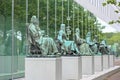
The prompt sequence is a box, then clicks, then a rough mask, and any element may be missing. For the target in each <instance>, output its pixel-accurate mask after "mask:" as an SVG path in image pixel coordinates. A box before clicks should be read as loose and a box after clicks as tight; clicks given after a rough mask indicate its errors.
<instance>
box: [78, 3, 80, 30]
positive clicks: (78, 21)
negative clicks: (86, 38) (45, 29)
mask: <svg viewBox="0 0 120 80" xmlns="http://www.w3.org/2000/svg"><path fill="white" fill-rule="evenodd" d="M79 21H80V20H79V4H78V28H79V29H80V25H79Z"/></svg>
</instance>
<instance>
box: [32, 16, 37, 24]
mask: <svg viewBox="0 0 120 80" xmlns="http://www.w3.org/2000/svg"><path fill="white" fill-rule="evenodd" d="M31 23H34V24H38V20H37V18H36V16H32V18H31Z"/></svg>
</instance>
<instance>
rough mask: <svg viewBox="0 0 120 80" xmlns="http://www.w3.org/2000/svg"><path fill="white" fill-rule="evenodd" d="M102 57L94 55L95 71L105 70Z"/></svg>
mask: <svg viewBox="0 0 120 80" xmlns="http://www.w3.org/2000/svg"><path fill="white" fill-rule="evenodd" d="M102 58H103V57H102V56H94V67H95V72H100V71H102V70H103V63H102Z"/></svg>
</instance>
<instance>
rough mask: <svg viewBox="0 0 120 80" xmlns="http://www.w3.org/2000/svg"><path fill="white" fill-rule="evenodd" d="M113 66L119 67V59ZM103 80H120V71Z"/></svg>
mask: <svg viewBox="0 0 120 80" xmlns="http://www.w3.org/2000/svg"><path fill="white" fill-rule="evenodd" d="M115 65H116V66H120V59H116V60H115ZM105 80H120V71H118V73H115V74H113V75H111V76H108V77H107V78H106V79H105Z"/></svg>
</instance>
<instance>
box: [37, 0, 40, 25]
mask: <svg viewBox="0 0 120 80" xmlns="http://www.w3.org/2000/svg"><path fill="white" fill-rule="evenodd" d="M39 2H40V1H39V0H38V1H37V3H38V4H37V17H38V27H39V7H40V5H39V4H40V3H39Z"/></svg>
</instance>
